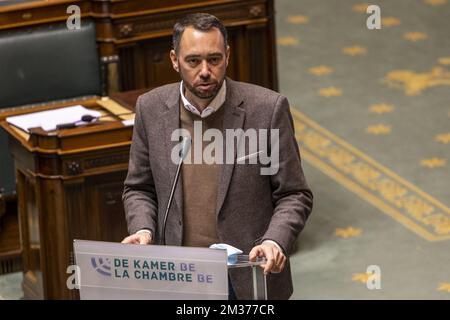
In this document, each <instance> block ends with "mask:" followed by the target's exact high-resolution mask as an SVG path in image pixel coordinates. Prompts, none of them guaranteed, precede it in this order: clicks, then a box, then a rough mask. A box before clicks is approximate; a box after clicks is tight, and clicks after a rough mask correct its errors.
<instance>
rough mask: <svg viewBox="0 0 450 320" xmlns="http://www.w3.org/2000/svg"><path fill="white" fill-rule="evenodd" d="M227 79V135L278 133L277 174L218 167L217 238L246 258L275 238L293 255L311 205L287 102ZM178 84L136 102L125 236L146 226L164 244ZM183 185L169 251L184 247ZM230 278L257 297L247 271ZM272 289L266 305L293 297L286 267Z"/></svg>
mask: <svg viewBox="0 0 450 320" xmlns="http://www.w3.org/2000/svg"><path fill="white" fill-rule="evenodd" d="M226 81H227V92H226V101H225V103H224V105H223V106H222V108H224V109H225V110H224V112H225V113H224V122H223V130H225V129H227V128H229V129H237V128H241V129H243V130H247V129H249V128H254V129H269V130H270V129H279V170H278V172H277V173H276V174H275V175H261V174H260V167H261V166H262V165H261V164H257V165H255V164H244V165H242V164H235V165H232V164H223V165H221V169H220V175H219V185H218V196H217V204H216V206H217V209H216V214H217V229H218V236H219V239H220V241H221V242H223V243H228V244H230V245H232V246H235V247H237V248H240V249H241V250H243V251H244V253H247V254H248V253H249V251H250V250H251V249H252V247H253V246H255V245H257V244H260V243H261V242H262V241H263V240H265V239H271V240H274V241H276V242H277V243H278V244H279V245H280V246H281V247H282V248H283V250H284V252H285V253H286V255H287V256H289V254H290V253H291V251H292V249H293V247H294V245H295V242H296V239H297V236H298V234H299V232H300V231H301V230H302V229H303V227H304V225H305V222H306V219H307V218H308V216H309V214H310V213H311V210H312V199H313V196H312V193H311V191H310V189H309V187H308V185H307V182H306V180H305V177H304V175H303V170H302V167H301V161H300V153H299V149H298V145H297V142H296V140H295V134H294V126H293V121H292V116H291V113H290V111H289V103H288V101H287V99H286V98H285V97H284V96H282V95H280V94H278V93H276V92H274V91H271V90H268V89H265V88H262V87H259V86H256V85H251V84H247V83H241V82H236V81H233V80H231V79H229V78H227V79H226ZM179 85H180V83H174V84H169V85H165V86H162V87H159V88H156V89H154V90H151V91H150V92H148V93H145V94H143V95H142V96H140V97H139V99H138V101H137V105H136V119H135V126H134V132H133V141H132V145H131V150H130V163H129V168H128V175H127V178H126V180H125V183H124V192H123V202H124V206H125V213H126V219H127V223H128V231H129V232H130V234H132V233H135V232H136V231H138V230H140V229H142V228H148V229H150V230H151V231H152V232H153V235H154V237H155V238H156V243H160V238H161V229H162V221H163V219H164V211H165V207H166V205H167V201H168V198H169V193H170V188H171V183H172V181H173V178H174V176H175V172H176V164H174V163H173V162H172V161H171V151H172V148H173V147H174V146H175V145H176V144H178V142H172V141H171V139H170V137H171V134H172V132H173V131H174V130H175V129H177V128H179V125H180V120H179V119H180V115H179V103H180V92H179ZM224 137H225V132H224ZM269 141H270V139H269ZM235 153H236V152H235ZM246 154H247V153H246ZM180 178H181V177H180ZM180 182H181V181H179V185H178V187H177V189H176V192H175V196H174V201H173V203H172V207H171V210H170V213H169V218H168V221H167V227H166V228H167V229H166V243H167V244H168V245H181V244H182V239H183V236H182V231H183V208H182V204H183V201H182V200H183V198H182V197H183V194H182V193H183V192H182V188H181V183H180ZM244 269H247V268H244ZM230 278H231V281H232V284H233V287H234V289H235V291H236V295H237V297H238V298H239V299H251V298H252V286H251V272H250V270H243V269H242V268H239V269H232V270H230ZM267 288H268V297H269V299H288V298H289V297H290V296H291V294H292V291H293V289H292V278H291V271H290V266H289V263H287V266H286V268H285V269H284V271H283V272H281V273H278V274H270V275H269V276H268V279H267Z"/></svg>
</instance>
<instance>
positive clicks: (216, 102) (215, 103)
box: [180, 80, 227, 118]
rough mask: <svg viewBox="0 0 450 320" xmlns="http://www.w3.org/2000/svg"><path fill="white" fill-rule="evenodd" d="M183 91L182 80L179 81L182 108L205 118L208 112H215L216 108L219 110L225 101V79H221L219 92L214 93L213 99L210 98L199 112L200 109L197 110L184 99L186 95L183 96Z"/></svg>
mask: <svg viewBox="0 0 450 320" xmlns="http://www.w3.org/2000/svg"><path fill="white" fill-rule="evenodd" d="M183 91H184V90H183V81H181V83H180V95H181V101H183V106H184V108H185V109H186V110H188V111H190V112H192V113H193V114H196V115H198V116H200V117H201V118H206V117H207V116H209V115H210V114H212V113H214V112H216V111H217V110H219V108H220V107H221V106H222V105H223V103H224V102H225V96H226V92H227V85H226V80H223V83H222V87H220V89H219V92H218V93H217V94H216V96H215V97H214V99H212V101H211V102H210V103H209V104H208V106H207V107H206V108H205V109H203V111H202V113H200V111H198V109H197V108H196V107H195V106H194V105H193V104H192V103H190V102H189V101H188V100H187V99H186V97H185V96H184V92H183Z"/></svg>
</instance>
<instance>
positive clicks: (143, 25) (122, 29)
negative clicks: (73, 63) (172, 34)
mask: <svg viewBox="0 0 450 320" xmlns="http://www.w3.org/2000/svg"><path fill="white" fill-rule="evenodd" d="M208 12H210V13H211V14H213V15H215V16H217V17H218V18H219V19H220V20H222V21H223V22H224V24H225V25H227V23H230V22H233V21H236V20H243V19H259V18H262V17H265V16H266V6H265V4H264V3H260V4H254V5H250V6H249V5H247V6H241V7H238V8H235V9H233V10H230V8H227V7H223V8H220V9H212V10H208ZM185 14H186V13H183V14H179V15H178V16H176V17H173V15H172V16H171V18H168V17H167V16H160V17H158V20H156V21H155V16H147V17H145V18H139V19H136V18H135V19H134V20H133V21H132V22H130V21H128V22H126V23H123V24H119V25H117V26H116V28H115V31H116V32H115V33H116V36H117V38H129V37H132V36H136V35H140V34H143V33H152V32H159V31H162V30H170V29H172V28H173V25H174V24H175V23H176V22H177V21H178V19H180V18H181V17H182V16H184V15H185Z"/></svg>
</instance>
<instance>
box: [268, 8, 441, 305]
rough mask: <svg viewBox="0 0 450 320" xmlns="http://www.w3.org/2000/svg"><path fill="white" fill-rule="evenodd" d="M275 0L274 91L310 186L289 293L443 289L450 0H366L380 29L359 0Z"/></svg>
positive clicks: (381, 295) (427, 293) (368, 295)
mask: <svg viewBox="0 0 450 320" xmlns="http://www.w3.org/2000/svg"><path fill="white" fill-rule="evenodd" d="M275 3H276V10H277V21H276V22H277V37H278V65H279V77H280V91H281V92H282V93H283V94H284V95H286V96H287V97H288V98H289V100H290V102H291V105H292V107H293V115H294V119H295V122H296V131H297V137H298V140H299V143H300V146H301V152H302V156H303V162H304V166H305V168H306V174H307V178H308V181H309V183H310V185H311V187H312V189H313V191H314V193H315V208H314V212H313V214H312V216H311V220H310V221H309V223H308V225H307V227H306V228H305V230H304V232H303V233H302V235H301V236H300V239H299V246H298V248H299V250H298V252H297V253H296V254H295V255H294V256H293V259H292V263H293V269H294V280H295V293H294V297H293V298H294V299H316V298H326V299H340V298H343V299H347V298H353V299H372V298H374V299H402V298H404V299H419V298H420V299H448V298H450V272H449V269H448V265H449V263H450V254H449V252H450V208H449V207H450V183H449V182H450V170H449V166H450V163H449V161H450V37H449V36H448V32H449V31H450V1H447V0H423V1H421V0H396V1H375V2H371V4H376V5H379V6H380V8H381V18H382V28H381V30H369V29H368V28H367V27H366V19H367V17H368V16H369V14H367V13H366V8H367V4H364V3H360V2H358V1H343V0H341V1H314V0H297V1H289V0H277V1H275ZM369 265H376V266H379V267H380V270H381V277H380V279H381V289H380V290H369V289H367V287H366V280H367V279H368V277H369V275H368V274H367V273H366V269H367V267H368V266H369ZM370 279H373V277H371V278H370Z"/></svg>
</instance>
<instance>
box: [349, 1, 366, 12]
mask: <svg viewBox="0 0 450 320" xmlns="http://www.w3.org/2000/svg"><path fill="white" fill-rule="evenodd" d="M368 6H369V5H368V4H367V3H358V4H355V5H354V6H353V7H352V10H353V11H355V12H359V13H366V11H367V7H368Z"/></svg>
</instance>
